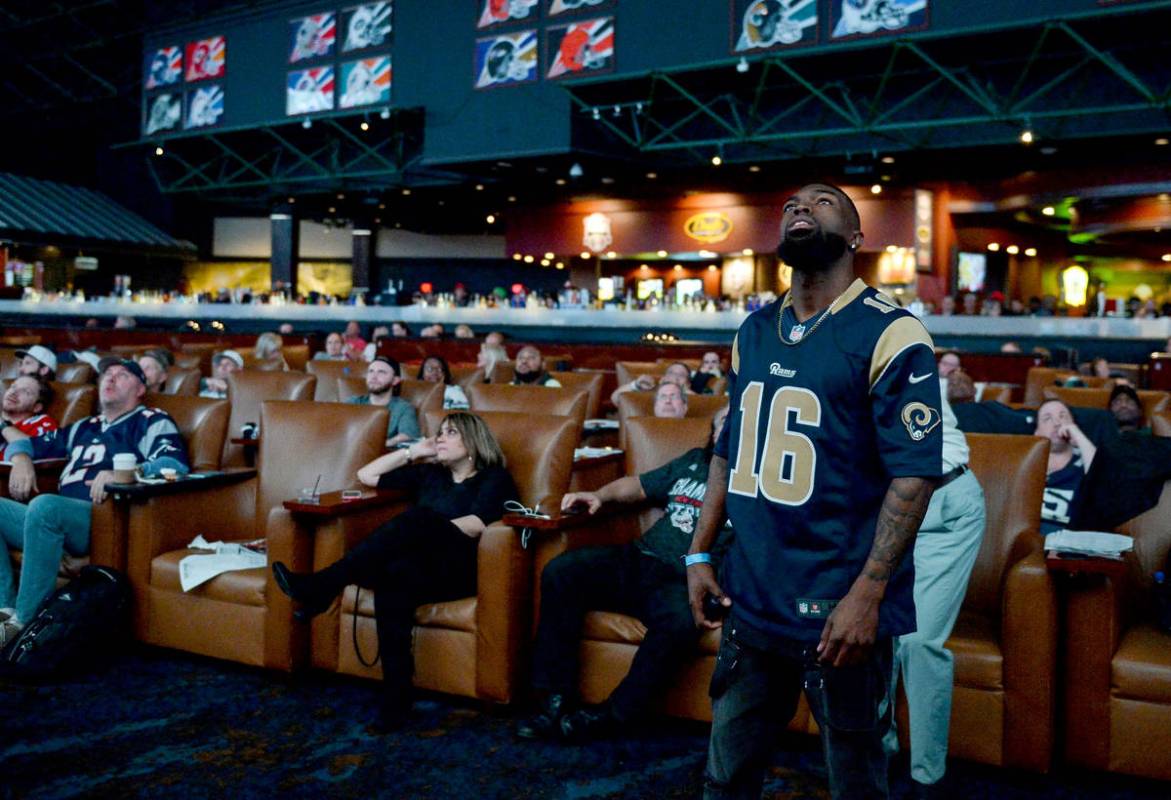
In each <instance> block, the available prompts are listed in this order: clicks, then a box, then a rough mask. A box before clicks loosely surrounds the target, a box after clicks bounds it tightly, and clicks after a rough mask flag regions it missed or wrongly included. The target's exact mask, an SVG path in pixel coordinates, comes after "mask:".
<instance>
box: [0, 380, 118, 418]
mask: <svg viewBox="0 0 1171 800" xmlns="http://www.w3.org/2000/svg"><path fill="white" fill-rule="evenodd" d="M13 380H14V379H13V378H5V379H3V380H0V395H2V394H3V393H4V392H6V391H8V387H9V386H11V385H12V381H13ZM49 385H50V386H52V387H53V402H51V403H49V407H48V408H46V409H45V412H44V413H46V414H48V415H49V416H50V417H52V418H53V419H55V420H57V426H58V427H60V428H65V427H68V426H70V425H72V424H73V423H75V422H77V421H78V420H82V419H85V418H86V417H92V416H93V415H94V414H96V413H97V410H98V408H97V399H98V389H97V387H96V386H95V385H94V384H92V383H60V382H58V381H50V382H49Z"/></svg>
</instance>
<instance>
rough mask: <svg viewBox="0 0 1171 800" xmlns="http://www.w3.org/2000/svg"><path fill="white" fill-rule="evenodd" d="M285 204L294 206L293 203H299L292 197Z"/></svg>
mask: <svg viewBox="0 0 1171 800" xmlns="http://www.w3.org/2000/svg"><path fill="white" fill-rule="evenodd" d="M285 202H286V203H288V204H289V205H292V204H293V203H295V202H297V198H295V197H290V198H288V199H287V200H286V201H285Z"/></svg>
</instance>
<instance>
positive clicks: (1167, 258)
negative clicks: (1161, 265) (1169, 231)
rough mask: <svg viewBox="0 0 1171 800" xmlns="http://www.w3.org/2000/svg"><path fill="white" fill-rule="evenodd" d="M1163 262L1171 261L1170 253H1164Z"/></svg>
mask: <svg viewBox="0 0 1171 800" xmlns="http://www.w3.org/2000/svg"><path fill="white" fill-rule="evenodd" d="M1163 260H1164V261H1171V253H1164V254H1163Z"/></svg>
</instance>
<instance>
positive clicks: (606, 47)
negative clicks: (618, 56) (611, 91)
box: [545, 17, 614, 78]
mask: <svg viewBox="0 0 1171 800" xmlns="http://www.w3.org/2000/svg"><path fill="white" fill-rule="evenodd" d="M547 35H548V37H549V47H548V51H549V71H548V72H547V73H546V74H545V77H547V78H563V77H574V76H578V75H588V74H593V73H598V72H608V71H610V70H612V69H614V18H613V17H602V18H600V19H585V20H582V21H581V22H575V23H573V24H572V25H565V26H563V27H558V28H549V29H548V31H547Z"/></svg>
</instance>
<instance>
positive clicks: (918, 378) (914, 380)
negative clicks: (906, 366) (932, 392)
mask: <svg viewBox="0 0 1171 800" xmlns="http://www.w3.org/2000/svg"><path fill="white" fill-rule="evenodd" d="M930 377H931V373H930V372H928V373H925V374H923V375H912V376H911V377H909V378H907V380H908V381H910V382H911V383H922V382H923V381H925V380H927V379H928V378H930Z"/></svg>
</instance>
